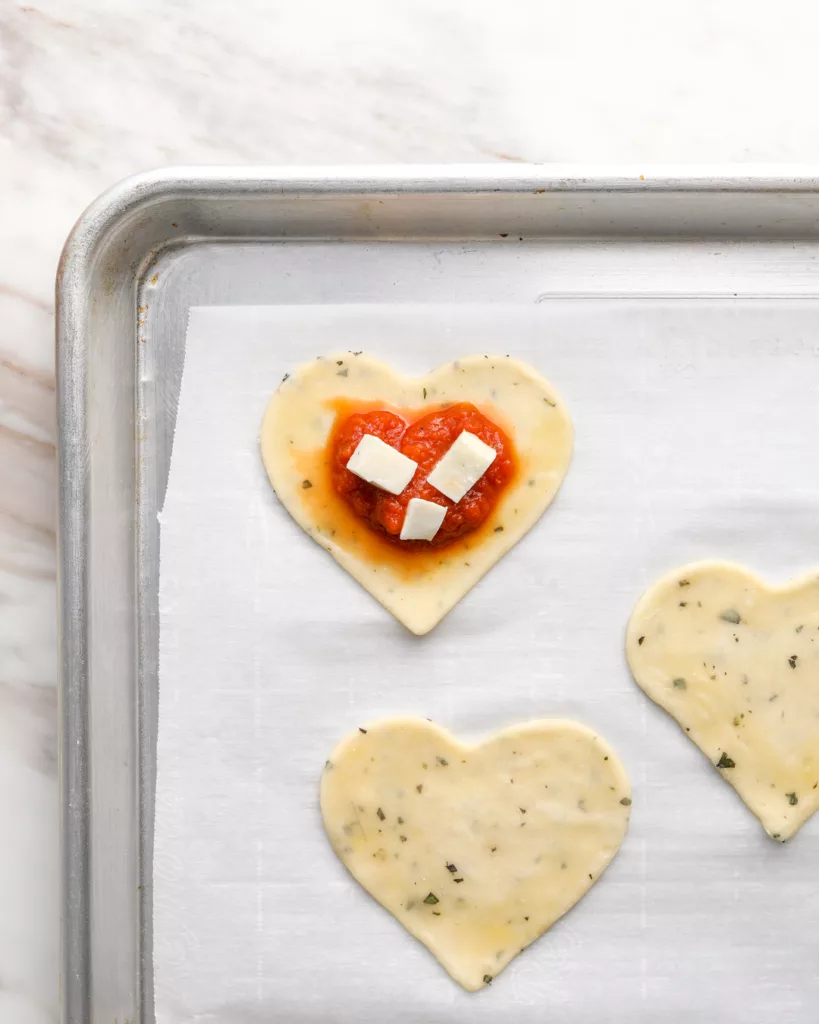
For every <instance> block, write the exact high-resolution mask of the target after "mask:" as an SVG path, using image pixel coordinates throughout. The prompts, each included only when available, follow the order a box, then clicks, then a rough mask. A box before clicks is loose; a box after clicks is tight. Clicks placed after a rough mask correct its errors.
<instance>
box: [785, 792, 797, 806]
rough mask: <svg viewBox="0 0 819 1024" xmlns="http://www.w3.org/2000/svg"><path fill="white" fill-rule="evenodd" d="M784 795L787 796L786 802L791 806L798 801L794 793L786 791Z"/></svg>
mask: <svg viewBox="0 0 819 1024" xmlns="http://www.w3.org/2000/svg"><path fill="white" fill-rule="evenodd" d="M785 796H786V797H787V798H788V803H789V804H790V805H791V807H795V806H796V805H797V804H798V803H799V797H798V796H797V795H796V793H786V794H785Z"/></svg>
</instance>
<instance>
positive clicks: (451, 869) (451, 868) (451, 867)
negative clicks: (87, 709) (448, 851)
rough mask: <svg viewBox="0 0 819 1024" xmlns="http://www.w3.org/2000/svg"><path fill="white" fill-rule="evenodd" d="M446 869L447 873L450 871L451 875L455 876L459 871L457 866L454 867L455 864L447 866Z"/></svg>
mask: <svg viewBox="0 0 819 1024" xmlns="http://www.w3.org/2000/svg"><path fill="white" fill-rule="evenodd" d="M446 869H447V871H449V872H450V873H451V874H453V875H454V874H455V872H456V871H457V870H458V869H457V868H456V867H455V865H454V864H447V866H446Z"/></svg>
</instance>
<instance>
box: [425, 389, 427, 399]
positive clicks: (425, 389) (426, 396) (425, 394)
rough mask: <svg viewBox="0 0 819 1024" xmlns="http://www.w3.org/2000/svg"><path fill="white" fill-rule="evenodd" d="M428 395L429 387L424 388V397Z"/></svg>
mask: <svg viewBox="0 0 819 1024" xmlns="http://www.w3.org/2000/svg"><path fill="white" fill-rule="evenodd" d="M426 397H427V389H426V388H424V398H426Z"/></svg>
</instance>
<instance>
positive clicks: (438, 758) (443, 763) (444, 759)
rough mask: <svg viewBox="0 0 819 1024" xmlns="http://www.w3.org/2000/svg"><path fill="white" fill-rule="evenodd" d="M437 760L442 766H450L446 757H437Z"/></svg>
mask: <svg viewBox="0 0 819 1024" xmlns="http://www.w3.org/2000/svg"><path fill="white" fill-rule="evenodd" d="M435 760H436V761H437V762H438V764H439V765H441V767H442V768H447V767H448V766H449V761H447V759H446V758H445V757H436V758H435Z"/></svg>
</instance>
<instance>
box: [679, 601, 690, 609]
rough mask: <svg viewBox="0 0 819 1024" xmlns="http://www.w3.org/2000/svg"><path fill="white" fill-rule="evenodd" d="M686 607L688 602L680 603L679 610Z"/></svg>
mask: <svg viewBox="0 0 819 1024" xmlns="http://www.w3.org/2000/svg"><path fill="white" fill-rule="evenodd" d="M687 607H688V602H687V601H680V608H687Z"/></svg>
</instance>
